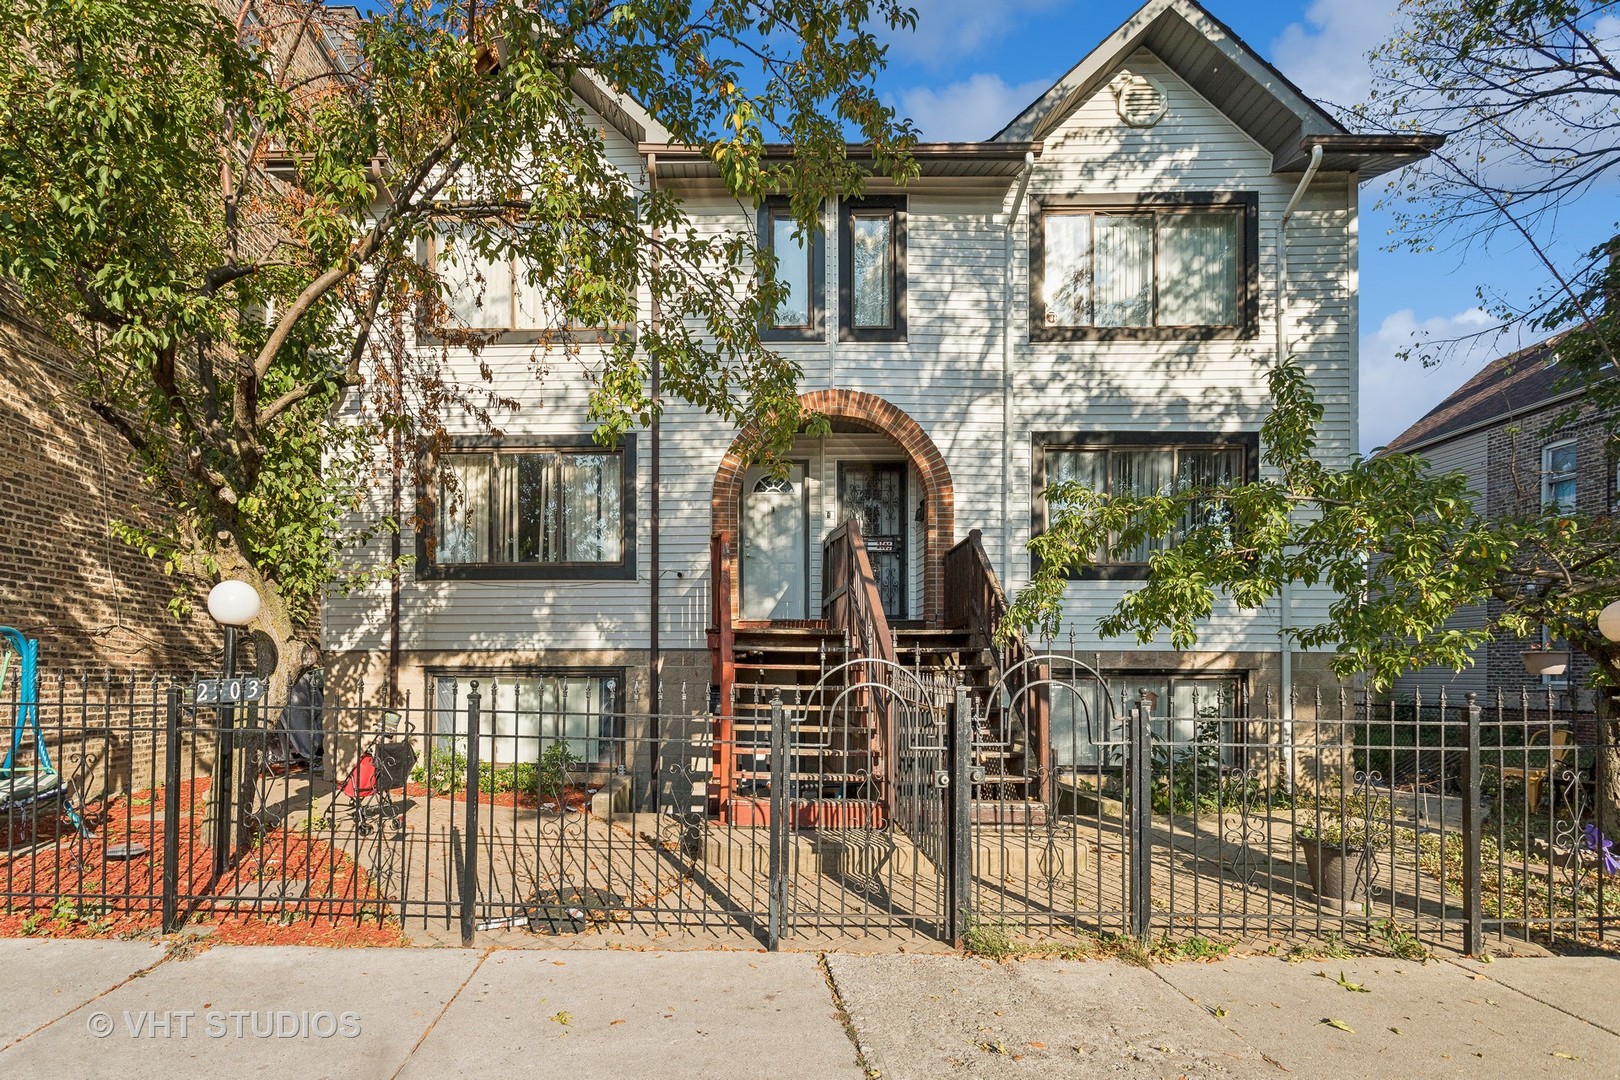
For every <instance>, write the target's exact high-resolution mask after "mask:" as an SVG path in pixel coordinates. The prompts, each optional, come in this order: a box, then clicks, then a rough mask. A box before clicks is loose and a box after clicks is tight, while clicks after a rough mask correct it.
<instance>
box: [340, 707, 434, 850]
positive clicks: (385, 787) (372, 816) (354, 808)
mask: <svg viewBox="0 0 1620 1080" xmlns="http://www.w3.org/2000/svg"><path fill="white" fill-rule="evenodd" d="M415 733H416V732H415V729H414V728H413V727H412V726H411V724H410V722H409V721H404V722H402V721H401V720H400V716H399V714H398V713H394V712H387V713H383V719H382V724H381V730H380V732H379V733H378V735H377V738H376V739H375V740H374V741H373V742H372V744H371V745H370V746H369V747H368V748H367V749H366V752H365V753H363V754H361V755H360V760H359V761H357V762H355V766H354V768H353V769H351V770H350V771H349V775H348V776H347V777H345V778H344V780H343V783H342V784H340V785H339V786H338V789H337V790H336V791H334V792H333V793H332V802H331V804H330V806H329V807H328V808H327V818H328V820H333V821H335V820H336V818H335V817H334V815H335V813H336V811H337V804H338V800H339V799H343V800H345V802H346V805H345V810H346V812H347V813H348V814H350V815H351V816H352V817H353V818H354V829H355V832H357V833H359V834H360V835H361V836H366V835H369V834H370V832H371V830H372V828H373V827H374V826H373V825H372V821H373V820H385V821H389V822H392V823H393V826H394V833H395V835H401V834H403V833H404V831H405V803H404V801H403V800H402V799H397V798H395V796H394V793H395V792H396V791H398V792H403V791H404V788H405V783H406V781H408V780H409V779H410V778H411V770H412V769H414V768H416V745H415V743H414V742H413V741H412V736H413V735H415Z"/></svg>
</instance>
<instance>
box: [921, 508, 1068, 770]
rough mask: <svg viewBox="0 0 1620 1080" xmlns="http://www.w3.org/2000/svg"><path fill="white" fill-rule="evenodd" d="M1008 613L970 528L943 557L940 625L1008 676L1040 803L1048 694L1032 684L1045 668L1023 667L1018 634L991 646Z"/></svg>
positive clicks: (1048, 753) (1047, 750) (1047, 757)
mask: <svg viewBox="0 0 1620 1080" xmlns="http://www.w3.org/2000/svg"><path fill="white" fill-rule="evenodd" d="M1007 611H1008V604H1007V594H1006V592H1005V591H1004V590H1003V589H1002V587H1001V579H1000V578H999V577H997V576H996V570H995V567H994V566H992V565H991V564H990V556H989V555H987V554H986V553H985V550H984V538H983V536H982V535H981V534H980V532H979V530H978V529H974V530H973V531H972V532H970V533H968V535H967V539H965V540H963V541H962V542H961V543H959V544H957V545H956V546H955V547H953V548H951V550H950V551H948V552H946V553H945V625H946V626H948V627H950V628H952V629H954V630H966V631H967V632H968V634H969V635H970V637H971V638H972V640H973V644H974V645H975V646H976V647H978V648H981V649H984V650H986V651H988V652H989V653H990V655H991V657H992V658H993V659H994V661H995V665H996V671H995V676H996V677H997V678H998V679H999V678H1002V677H1004V676H1005V677H1007V684H1006V686H1007V692H1008V694H1009V695H1010V696H1011V698H1012V701H1013V707H1014V710H1015V712H1016V714H1017V715H1018V716H1020V717H1022V718H1023V721H1024V745H1025V748H1026V753H1027V752H1028V751H1029V750H1033V751H1034V754H1035V764H1036V768H1037V770H1038V771H1037V773H1036V777H1037V780H1038V782H1039V793H1040V797H1041V799H1043V800H1045V799H1047V798H1048V797H1049V795H1050V793H1051V782H1052V781H1051V771H1052V770H1051V757H1052V746H1051V738H1050V729H1051V708H1050V703H1051V695H1050V694H1049V693H1048V692H1047V690H1048V688H1047V687H1046V686H1044V685H1037V684H1040V683H1042V682H1044V681H1045V679H1046V668H1045V665H1042V664H1024V663H1023V662H1024V661H1025V660H1028V659H1029V658H1030V657H1031V656H1032V655H1034V654H1033V653H1031V652H1030V650H1029V647H1028V645H1027V644H1025V642H1024V638H1023V635H1022V634H1014V635H1012V636H1011V637H1010V638H1009V639H1008V640H1007V641H1006V642H1005V643H1004V644H1003V643H998V642H997V641H996V632H997V631H998V630H999V629H1000V628H1001V624H1002V623H1003V622H1004V621H1005V620H1006V618H1007ZM1020 665H1022V666H1020ZM1009 673H1010V675H1009Z"/></svg>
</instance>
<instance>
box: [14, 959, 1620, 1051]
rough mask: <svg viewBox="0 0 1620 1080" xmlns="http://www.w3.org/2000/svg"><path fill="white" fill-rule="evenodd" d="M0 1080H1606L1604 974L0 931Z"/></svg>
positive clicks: (1608, 965)
mask: <svg viewBox="0 0 1620 1080" xmlns="http://www.w3.org/2000/svg"><path fill="white" fill-rule="evenodd" d="M0 970H3V971H4V972H5V974H6V977H5V979H4V980H3V981H0V1076H6V1077H19V1078H22V1077H27V1078H34V1077H64V1078H69V1077H70V1078H75V1080H77V1078H81V1077H115V1078H119V1080H127V1078H130V1077H162V1078H164V1080H187V1078H190V1077H199V1078H209V1080H213V1078H217V1077H221V1076H230V1077H252V1076H266V1077H298V1078H300V1080H304V1078H317V1077H339V1076H341V1077H381V1078H386V1077H396V1076H398V1077H431V1078H435V1080H442V1078H447V1077H456V1078H463V1077H465V1078H469V1080H472V1078H481V1077H490V1078H501V1080H508V1078H510V1077H513V1076H537V1077H538V1076H544V1077H560V1078H567V1080H596V1078H603V1080H607V1078H612V1080H642V1078H646V1080H654V1078H657V1080H683V1078H691V1080H711V1078H714V1077H730V1076H739V1077H764V1078H773V1080H774V1078H793V1080H797V1078H805V1080H821V1078H827V1080H863V1078H865V1080H870V1078H872V1077H878V1076H881V1077H883V1078H884V1080H909V1078H915V1080H939V1078H947V1077H961V1078H964V1080H967V1078H975V1080H976V1078H985V1080H991V1078H998V1077H1042V1078H1045V1077H1089V1076H1127V1077H1138V1076H1140V1077H1181V1076H1193V1077H1203V1076H1244V1077H1247V1076H1269V1075H1279V1076H1280V1075H1283V1074H1285V1073H1286V1074H1290V1075H1293V1076H1306V1077H1316V1076H1320V1077H1333V1078H1336V1080H1337V1078H1345V1077H1374V1076H1395V1075H1400V1076H1416V1077H1450V1076H1457V1077H1498V1076H1500V1077H1514V1078H1520V1077H1532V1076H1558V1077H1614V1076H1616V1075H1620V960H1612V959H1606V958H1537V959H1519V960H1498V961H1496V962H1495V963H1490V964H1480V963H1473V962H1468V961H1455V960H1436V961H1431V962H1430V963H1428V964H1414V963H1408V962H1401V961H1395V960H1383V959H1375V958H1368V957H1358V958H1356V959H1353V960H1345V961H1338V960H1331V961H1323V962H1310V963H1288V962H1286V961H1283V960H1279V959H1273V958H1265V957H1256V958H1244V959H1232V960H1226V961H1222V962H1218V963H1196V962H1187V961H1183V962H1180V963H1174V964H1165V965H1160V966H1157V967H1154V968H1151V969H1146V968H1140V967H1133V966H1130V965H1127V964H1125V963H1122V962H1120V961H1116V960H1096V961H1085V962H1058V961H1030V962H1024V963H1008V964H994V963H989V962H986V961H981V960H975V959H963V958H961V957H956V956H914V955H888V956H855V955H849V954H845V953H833V954H827V955H825V956H822V955H818V954H814V953H781V954H775V955H769V954H765V953H759V952H691V951H669V952H651V951H646V952H641V951H630V950H612V949H607V950H601V951H589V950H582V949H568V950H516V949H493V950H488V951H484V952H475V951H463V950H459V949H372V950H366V949H353V950H341V949H306V948H272V947H259V948H248V947H232V946H218V947H214V948H207V949H200V950H199V951H197V952H196V953H195V955H192V956H190V957H182V956H181V955H179V954H177V953H176V954H166V953H165V951H164V949H163V948H162V947H161V946H158V945H151V944H140V943H133V942H82V941H40V940H0Z"/></svg>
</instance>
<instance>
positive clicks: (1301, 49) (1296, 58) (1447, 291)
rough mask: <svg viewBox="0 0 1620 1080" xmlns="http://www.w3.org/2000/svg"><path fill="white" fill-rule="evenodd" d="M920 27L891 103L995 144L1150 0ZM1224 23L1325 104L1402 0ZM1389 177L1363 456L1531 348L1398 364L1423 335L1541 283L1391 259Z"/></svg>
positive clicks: (1270, 10) (909, 40)
mask: <svg viewBox="0 0 1620 1080" xmlns="http://www.w3.org/2000/svg"><path fill="white" fill-rule="evenodd" d="M909 2H910V4H911V6H913V7H915V8H916V9H917V10H918V12H919V14H920V16H921V20H920V23H919V25H918V27H917V30H916V31H915V32H914V33H910V34H897V35H894V36H893V40H892V47H891V49H890V64H889V69H888V70H887V71H886V72H885V73H884V74H883V76H882V78H881V89H882V92H883V94H884V96H885V98H886V99H887V100H888V101H889V102H890V103H891V104H893V105H895V106H896V107H897V108H899V110H900V111H901V112H902V113H903V114H905V115H909V116H911V117H912V118H913V119H914V120H915V121H916V122H917V123H918V125H919V127H920V129H921V132H922V135H923V137H924V138H925V139H940V140H946V139H982V138H986V137H988V136H989V135H991V134H993V133H994V132H995V131H996V130H997V129H999V128H1000V127H1001V126H1002V124H1003V123H1005V122H1006V121H1007V120H1009V119H1011V118H1012V117H1013V116H1014V115H1015V114H1017V113H1018V112H1019V111H1020V110H1021V109H1022V108H1023V107H1024V106H1025V105H1027V104H1028V103H1029V102H1030V101H1032V100H1033V99H1034V98H1035V97H1036V96H1037V95H1038V94H1039V93H1040V92H1041V91H1042V90H1044V89H1045V88H1046V87H1047V86H1049V85H1051V84H1052V83H1053V82H1055V81H1056V80H1057V79H1058V78H1059V77H1060V76H1061V75H1062V74H1063V73H1064V72H1065V71H1067V70H1068V69H1069V68H1070V67H1071V66H1073V65H1074V64H1075V63H1076V62H1077V61H1079V60H1080V59H1081V57H1083V56H1084V55H1085V54H1086V53H1087V52H1089V51H1090V50H1091V48H1092V47H1093V46H1094V45H1096V44H1097V43H1098V42H1099V41H1101V40H1102V38H1103V37H1104V36H1106V35H1107V34H1109V33H1111V32H1112V31H1113V30H1114V29H1115V28H1116V27H1117V26H1118V25H1119V24H1120V23H1121V22H1123V21H1124V19H1125V18H1126V17H1127V16H1128V15H1130V14H1131V12H1133V11H1135V10H1136V9H1137V8H1138V7H1139V6H1140V3H1141V0H909ZM1206 4H1207V6H1208V7H1209V9H1210V10H1211V11H1212V12H1213V13H1214V14H1215V16H1216V17H1217V18H1219V19H1221V20H1222V21H1223V22H1225V23H1226V24H1227V25H1228V26H1230V27H1231V28H1232V29H1233V30H1234V31H1235V32H1236V33H1237V34H1238V35H1239V36H1240V37H1242V38H1243V39H1244V40H1245V41H1246V42H1247V43H1248V44H1249V45H1250V46H1251V47H1252V48H1254V49H1255V50H1257V51H1258V52H1259V53H1260V54H1261V55H1262V56H1264V57H1265V58H1266V59H1268V60H1270V61H1271V62H1272V63H1273V64H1275V65H1276V66H1277V67H1278V68H1280V69H1281V70H1282V71H1283V73H1284V74H1286V75H1287V76H1288V77H1289V78H1290V79H1292V80H1293V81H1294V82H1295V83H1296V84H1298V85H1299V86H1300V87H1302V88H1303V89H1304V90H1305V91H1306V92H1307V93H1309V94H1311V95H1312V96H1314V97H1315V98H1317V99H1318V100H1320V101H1324V102H1329V103H1336V104H1352V103H1354V102H1357V101H1359V100H1362V99H1363V98H1364V97H1365V93H1366V89H1367V85H1368V65H1367V61H1366V56H1365V54H1366V53H1367V51H1368V50H1369V49H1371V48H1372V47H1373V46H1374V45H1376V44H1377V43H1378V42H1379V41H1381V40H1383V39H1384V38H1385V37H1387V36H1388V35H1389V33H1390V32H1391V30H1392V29H1393V27H1394V25H1395V8H1396V2H1395V0H1313V2H1310V3H1305V2H1301V0H1275V2H1265V0H1206ZM1383 194H1384V181H1382V180H1374V181H1371V182H1369V183H1368V184H1366V185H1364V186H1363V188H1362V210H1363V214H1362V221H1361V236H1362V243H1361V296H1362V300H1361V328H1360V329H1361V342H1362V350H1361V363H1362V372H1361V388H1362V398H1361V413H1362V433H1361V435H1362V438H1361V444H1362V449H1363V450H1371V449H1372V448H1373V447H1374V446H1378V445H1381V444H1383V443H1385V442H1388V441H1389V440H1390V439H1391V438H1393V437H1394V436H1396V435H1398V434H1399V433H1400V432H1401V431H1403V430H1404V429H1405V428H1406V427H1407V426H1408V425H1409V424H1410V423H1411V422H1412V421H1414V420H1416V419H1417V418H1418V417H1420V416H1421V415H1422V414H1423V413H1424V412H1426V411H1428V409H1429V408H1431V407H1432V406H1433V405H1434V404H1435V403H1437V402H1438V401H1439V400H1440V399H1441V398H1443V397H1444V396H1445V395H1446V394H1447V393H1449V392H1450V391H1451V390H1452V389H1453V388H1455V387H1456V386H1457V385H1459V384H1460V383H1461V382H1462V381H1463V380H1465V379H1466V378H1468V377H1469V376H1470V375H1472V374H1473V373H1474V372H1475V371H1477V370H1478V368H1479V366H1480V365H1481V364H1483V363H1484V362H1486V361H1488V360H1489V359H1491V358H1492V357H1494V356H1498V355H1501V354H1502V353H1505V352H1508V351H1511V350H1512V349H1515V348H1518V347H1520V346H1521V345H1524V344H1528V343H1529V342H1531V341H1533V340H1535V335H1532V334H1530V333H1528V332H1527V331H1525V330H1523V329H1522V328H1517V327H1515V328H1512V329H1510V330H1509V331H1508V332H1507V333H1505V334H1503V335H1502V336H1500V337H1495V336H1491V337H1487V338H1485V339H1482V340H1479V341H1476V342H1474V343H1473V344H1471V345H1470V346H1467V347H1464V348H1460V349H1458V350H1456V351H1455V353H1454V354H1453V355H1451V356H1449V357H1448V358H1447V359H1446V360H1445V361H1444V362H1443V363H1441V364H1440V365H1439V366H1436V367H1433V368H1427V369H1426V368H1424V367H1423V366H1422V365H1421V364H1419V363H1418V362H1417V361H1416V360H1415V359H1414V360H1411V361H1403V360H1401V359H1398V358H1397V356H1396V352H1397V350H1399V349H1401V348H1403V347H1405V346H1406V345H1408V344H1410V342H1411V341H1412V337H1413V334H1414V333H1417V332H1419V331H1423V330H1427V331H1429V332H1430V333H1432V334H1434V335H1435V336H1436V337H1440V338H1444V337H1451V336H1455V335H1457V334H1461V333H1468V332H1476V331H1479V330H1483V329H1485V328H1487V327H1489V326H1492V325H1494V321H1493V320H1491V319H1489V318H1488V317H1487V316H1486V315H1485V313H1484V312H1483V311H1482V310H1481V307H1480V299H1479V292H1478V290H1480V289H1481V288H1483V289H1485V290H1486V293H1487V295H1490V294H1492V293H1495V292H1499V293H1500V294H1502V295H1506V296H1509V297H1516V296H1524V295H1526V294H1528V293H1530V292H1532V291H1533V290H1534V289H1535V288H1536V287H1537V286H1539V285H1540V284H1541V282H1542V280H1543V279H1544V275H1543V274H1542V273H1540V272H1539V269H1538V267H1537V266H1535V265H1534V264H1533V262H1532V260H1531V259H1530V258H1528V256H1527V253H1526V252H1525V251H1524V250H1522V249H1521V248H1520V247H1519V245H1517V244H1515V243H1513V242H1510V241H1508V240H1506V239H1501V240H1498V241H1494V242H1493V243H1492V244H1491V246H1490V247H1489V248H1486V249H1484V250H1479V249H1476V250H1473V251H1470V252H1468V253H1466V255H1465V254H1463V253H1460V252H1455V251H1452V252H1447V251H1440V252H1434V253H1426V254H1412V253H1406V252H1391V251H1386V250H1384V245H1385V243H1386V240H1387V231H1388V229H1389V227H1390V217H1389V214H1388V213H1387V212H1385V211H1380V210H1375V209H1374V204H1375V203H1376V202H1377V201H1378V200H1379V198H1380V197H1381V196H1382V195H1383ZM1613 219H1614V202H1613V196H1612V193H1611V192H1598V193H1594V194H1591V195H1588V196H1587V198H1586V199H1585V200H1584V203H1583V205H1582V206H1581V207H1580V208H1579V209H1578V210H1577V211H1575V212H1572V213H1569V214H1566V215H1565V217H1564V220H1563V221H1562V222H1561V223H1560V229H1561V232H1562V233H1563V234H1564V235H1565V236H1566V237H1567V240H1566V244H1565V246H1566V247H1578V248H1586V247H1590V246H1592V244H1593V241H1592V240H1588V239H1586V238H1587V237H1590V236H1596V235H1607V234H1606V233H1599V232H1597V230H1599V229H1602V228H1606V227H1609V226H1611V225H1612V223H1613Z"/></svg>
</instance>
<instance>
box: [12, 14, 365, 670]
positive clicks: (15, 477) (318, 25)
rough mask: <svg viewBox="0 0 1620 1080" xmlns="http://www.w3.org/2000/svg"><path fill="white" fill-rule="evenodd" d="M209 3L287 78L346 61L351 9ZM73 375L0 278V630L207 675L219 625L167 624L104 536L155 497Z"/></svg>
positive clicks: (71, 652) (143, 519)
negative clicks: (310, 12) (312, 15)
mask: <svg viewBox="0 0 1620 1080" xmlns="http://www.w3.org/2000/svg"><path fill="white" fill-rule="evenodd" d="M218 6H219V9H220V11H221V13H222V15H224V17H225V18H226V19H228V20H229V21H230V22H231V23H233V24H235V25H236V26H238V27H240V28H241V32H242V34H243V37H244V40H246V41H248V42H250V43H252V44H253V45H254V47H256V48H258V49H260V50H261V52H262V54H263V56H264V58H265V62H266V63H267V65H269V67H270V68H271V69H272V70H274V71H279V72H283V73H284V74H285V76H286V78H287V79H289V80H294V81H298V82H299V83H300V85H305V86H307V85H309V84H310V82H311V81H312V80H313V78H314V77H315V76H317V75H320V74H323V73H327V72H339V73H341V72H343V71H345V70H346V69H347V68H348V67H349V66H350V65H351V64H352V62H353V50H354V47H355V46H354V41H353V35H352V27H353V26H354V25H355V24H356V23H357V22H358V19H359V14H358V12H357V11H356V10H355V9H354V8H352V7H346V6H331V7H327V8H325V9H324V16H323V17H322V18H321V19H319V20H315V21H313V22H311V21H310V20H308V19H307V18H306V16H307V10H306V7H305V6H304V5H302V4H299V3H290V2H287V0H218ZM78 378H79V373H78V372H77V371H76V370H75V361H74V357H73V355H72V352H71V349H70V348H69V347H68V346H67V345H66V344H65V343H64V342H63V340H61V336H60V335H57V334H53V333H52V332H51V331H50V329H49V328H47V327H45V326H43V325H40V323H39V321H38V320H37V319H35V318H33V317H32V316H31V315H30V314H29V312H28V311H27V309H26V305H25V304H24V303H23V302H22V301H21V299H20V297H19V296H18V295H17V294H16V293H15V292H13V291H12V290H11V289H10V288H9V287H8V285H7V283H5V282H4V281H0V625H7V626H14V627H16V628H17V629H19V630H21V631H23V633H25V634H26V635H28V636H29V637H35V638H38V639H39V643H40V653H39V659H40V670H41V672H42V673H53V674H54V673H56V672H69V673H72V672H84V671H87V672H100V671H103V670H107V669H111V670H115V671H117V672H120V673H122V674H126V675H128V674H146V673H151V672H163V673H171V674H172V673H185V672H191V671H201V670H211V669H212V668H214V667H215V666H217V665H218V663H219V659H220V647H221V638H220V630H219V627H218V626H216V625H215V624H214V623H213V621H212V620H211V619H209V617H208V614H207V612H206V611H205V610H204V609H203V607H202V605H201V604H200V603H199V604H198V605H196V607H195V609H194V610H193V611H192V612H191V613H190V614H189V615H188V616H187V617H186V618H185V619H184V620H178V619H176V618H175V617H174V615H172V614H171V613H170V611H169V609H168V602H169V599H170V597H171V596H172V595H173V592H174V589H173V585H174V582H173V581H172V580H171V579H170V578H169V577H167V576H166V575H165V574H164V572H163V569H162V566H161V564H160V563H159V562H158V561H156V560H154V559H150V558H147V557H146V556H145V555H143V554H141V553H139V552H137V551H135V550H133V549H132V548H130V547H128V546H127V545H126V544H124V543H123V542H122V541H120V540H118V539H117V538H116V537H114V536H113V535H112V532H111V524H112V523H113V522H114V521H127V522H131V523H139V524H143V525H151V524H153V523H156V522H157V521H159V520H161V517H162V515H163V513H164V512H165V506H164V498H165V496H164V493H163V492H161V491H158V490H155V489H154V488H152V487H150V486H147V485H145V484H144V483H143V482H142V478H141V474H140V469H139V466H138V465H136V464H135V463H134V462H133V461H132V459H131V453H130V448H129V445H128V444H127V443H126V442H125V441H124V440H123V438H122V437H121V436H120V435H119V434H118V433H117V432H116V431H114V430H113V429H112V428H111V427H110V426H108V425H106V424H105V423H104V422H103V421H102V420H101V419H100V418H99V417H97V416H96V415H95V414H94V413H93V412H92V411H91V410H89V409H88V408H86V407H85V406H84V405H83V404H82V403H81V401H80V399H79V397H78V395H77V394H76V392H75V384H76V382H77V380H78ZM201 585H202V587H201V588H199V589H198V590H197V592H198V595H199V596H201V595H202V594H205V593H206V591H207V589H206V583H201Z"/></svg>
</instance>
